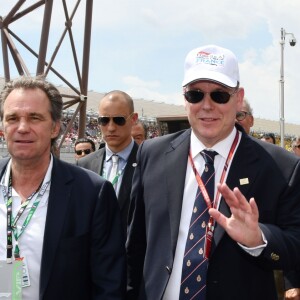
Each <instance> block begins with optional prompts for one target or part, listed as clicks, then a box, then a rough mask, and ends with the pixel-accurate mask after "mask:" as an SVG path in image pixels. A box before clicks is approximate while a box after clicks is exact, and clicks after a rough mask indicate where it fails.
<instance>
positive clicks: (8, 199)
mask: <svg viewBox="0 0 300 300" xmlns="http://www.w3.org/2000/svg"><path fill="white" fill-rule="evenodd" d="M42 183H43V180H42V182H41V184H40V185H39V187H38V188H37V190H36V191H34V192H33V193H32V194H31V195H30V196H29V197H28V198H27V199H26V201H24V202H23V203H22V205H21V208H20V209H19V211H18V213H17V215H16V217H15V218H13V216H12V179H11V176H10V178H9V186H8V192H7V193H6V191H5V188H4V187H3V189H2V191H3V196H4V200H5V203H6V207H7V262H8V263H11V262H12V248H13V245H12V234H13V235H14V237H15V240H16V246H15V251H14V257H15V258H19V257H20V249H19V246H18V239H19V238H20V236H21V235H22V234H23V232H24V231H25V229H26V227H27V225H28V224H29V222H30V220H31V218H32V216H33V214H34V212H35V211H36V209H37V207H38V205H39V203H40V200H41V198H42V197H43V195H44V194H45V192H46V189H47V187H48V185H49V183H50V181H48V182H46V183H45V184H44V185H43V186H42ZM36 194H38V195H37V197H36V199H35V201H34V203H33V204H32V207H31V208H30V211H29V212H28V215H27V217H26V219H25V221H24V223H23V225H22V227H21V230H20V232H19V234H18V232H17V222H18V220H19V219H20V217H21V215H22V214H23V212H24V210H25V209H26V207H27V206H28V204H29V202H30V201H31V199H32V198H33V197H34V196H35V195H36Z"/></svg>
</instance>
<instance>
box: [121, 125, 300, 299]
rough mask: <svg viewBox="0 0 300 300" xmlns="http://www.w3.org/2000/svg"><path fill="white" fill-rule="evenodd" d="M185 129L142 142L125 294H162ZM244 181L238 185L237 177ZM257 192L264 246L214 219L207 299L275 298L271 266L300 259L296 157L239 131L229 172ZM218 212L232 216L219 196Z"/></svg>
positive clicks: (233, 181)
mask: <svg viewBox="0 0 300 300" xmlns="http://www.w3.org/2000/svg"><path fill="white" fill-rule="evenodd" d="M190 134H191V130H190V129H188V130H186V131H184V132H179V133H175V134H171V135H167V136H163V137H161V138H156V139H153V140H149V141H145V142H144V144H143V145H142V146H140V149H139V152H138V155H137V162H138V166H137V167H136V171H135V174H134V178H133V187H132V199H131V205H130V209H129V228H128V238H127V256H128V257H127V259H128V274H129V276H128V293H127V299H130V300H135V299H140V300H146V299H148V300H152V299H155V300H159V299H162V297H163V294H164V291H165V288H166V285H167V283H168V280H169V277H170V273H171V272H172V266H173V260H174V255H175V250H176V244H177V237H178V230H179V224H180V216H181V206H182V199H183V192H184V183H185V175H186V168H187V161H188V159H187V158H188V152H189V148H190ZM244 178H248V181H249V184H244V185H241V183H240V179H244ZM226 182H227V184H228V186H229V187H230V188H231V189H232V188H234V187H239V189H240V190H241V192H242V193H243V194H244V195H245V197H246V198H247V199H250V198H251V197H254V198H255V200H256V203H257V205H258V208H259V222H260V227H261V230H262V231H263V233H264V235H265V237H266V239H267V241H268V244H267V247H266V248H265V249H264V250H263V252H262V254H261V255H260V256H259V257H252V256H251V255H250V254H247V253H246V252H245V251H243V250H242V249H241V247H240V246H239V245H238V244H237V243H236V242H235V241H233V240H232V239H231V238H230V237H229V236H228V235H227V233H226V232H225V231H224V230H223V228H222V227H220V226H218V225H216V229H215V233H214V239H213V245H212V253H211V257H210V262H209V268H208V275H207V300H220V299H222V300H241V299H243V300H260V299H261V300H274V299H277V293H276V288H275V283H274V275H273V270H274V269H285V268H293V266H294V265H295V263H297V262H299V261H300V255H299V254H300V251H299V249H300V188H299V184H300V162H299V159H298V158H296V156H295V155H293V154H291V153H288V151H286V150H284V149H282V148H280V147H278V146H274V145H271V144H268V143H265V142H261V141H259V140H257V139H254V138H252V137H249V136H248V135H246V134H245V133H244V132H243V133H242V138H241V141H240V144H239V146H238V148H237V151H236V153H235V155H234V158H233V160H232V164H231V167H230V170H229V173H228V177H227V181H226ZM219 209H220V211H221V212H222V213H224V214H225V215H226V216H230V214H231V213H230V209H229V207H228V206H227V204H226V202H225V201H224V199H222V200H221V203H220V208H219Z"/></svg>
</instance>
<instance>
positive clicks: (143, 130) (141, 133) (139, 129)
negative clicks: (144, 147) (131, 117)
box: [131, 121, 147, 145]
mask: <svg viewBox="0 0 300 300" xmlns="http://www.w3.org/2000/svg"><path fill="white" fill-rule="evenodd" d="M131 135H132V137H133V139H134V140H135V142H136V143H137V144H138V145H140V144H141V143H142V142H143V141H144V140H145V139H146V138H147V127H146V125H145V123H143V122H142V121H137V122H136V124H134V125H133V126H132V129H131Z"/></svg>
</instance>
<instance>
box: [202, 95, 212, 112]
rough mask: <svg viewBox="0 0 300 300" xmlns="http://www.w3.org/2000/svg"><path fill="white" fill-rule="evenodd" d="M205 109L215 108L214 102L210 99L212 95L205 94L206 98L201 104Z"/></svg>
mask: <svg viewBox="0 0 300 300" xmlns="http://www.w3.org/2000/svg"><path fill="white" fill-rule="evenodd" d="M200 103H201V104H202V107H203V108H204V109H211V108H212V107H213V103H214V101H213V100H212V99H211V97H210V93H205V94H204V98H203V99H202V101H201V102H200Z"/></svg>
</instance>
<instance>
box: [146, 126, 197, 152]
mask: <svg viewBox="0 0 300 300" xmlns="http://www.w3.org/2000/svg"><path fill="white" fill-rule="evenodd" d="M190 135H191V129H187V130H182V131H178V132H175V133H171V134H166V135H163V136H159V137H155V138H153V139H149V140H145V141H144V142H143V145H144V146H146V147H150V148H155V147H161V146H167V147H168V146H171V147H177V146H178V145H180V144H181V143H182V142H184V141H186V139H189V138H190Z"/></svg>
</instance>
